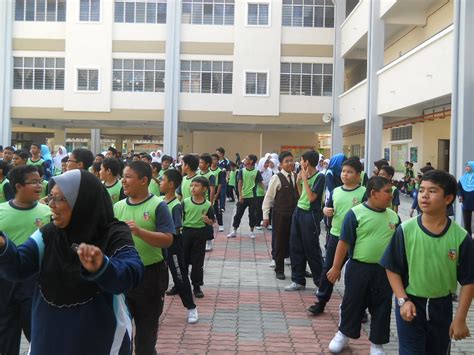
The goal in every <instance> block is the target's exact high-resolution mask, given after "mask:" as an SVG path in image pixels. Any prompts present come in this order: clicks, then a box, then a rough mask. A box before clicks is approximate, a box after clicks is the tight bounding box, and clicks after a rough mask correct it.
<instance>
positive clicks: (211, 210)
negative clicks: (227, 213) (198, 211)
mask: <svg viewBox="0 0 474 355" xmlns="http://www.w3.org/2000/svg"><path fill="white" fill-rule="evenodd" d="M207 218H209V219H212V220H215V219H216V217H215V215H214V208H212V206H209V209H208V210H207Z"/></svg>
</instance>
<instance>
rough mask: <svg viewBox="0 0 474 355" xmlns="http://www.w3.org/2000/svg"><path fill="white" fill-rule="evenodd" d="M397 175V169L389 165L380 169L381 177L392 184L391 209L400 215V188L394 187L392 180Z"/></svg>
mask: <svg viewBox="0 0 474 355" xmlns="http://www.w3.org/2000/svg"><path fill="white" fill-rule="evenodd" d="M394 175H395V169H394V168H393V167H391V166H389V165H384V166H382V167H381V168H380V170H379V176H381V177H383V178H385V179H387V180H388V181H390V182H391V183H392V196H393V200H392V204H391V205H390V208H391V209H392V210H394V211H395V213H398V206H400V191H399V190H398V188H397V187H396V186H395V185H393V182H392V179H393V176H394Z"/></svg>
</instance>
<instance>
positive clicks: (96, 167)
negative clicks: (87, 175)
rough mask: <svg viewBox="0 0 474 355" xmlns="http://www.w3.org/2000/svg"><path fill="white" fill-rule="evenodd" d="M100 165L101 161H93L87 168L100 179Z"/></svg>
mask: <svg viewBox="0 0 474 355" xmlns="http://www.w3.org/2000/svg"><path fill="white" fill-rule="evenodd" d="M101 167H102V162H100V161H94V162H93V163H92V166H91V167H90V168H89V171H90V172H91V173H92V174H94V176H95V177H97V179H99V180H100V169H101Z"/></svg>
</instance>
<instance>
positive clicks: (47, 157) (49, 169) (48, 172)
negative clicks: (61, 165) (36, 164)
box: [41, 144, 54, 181]
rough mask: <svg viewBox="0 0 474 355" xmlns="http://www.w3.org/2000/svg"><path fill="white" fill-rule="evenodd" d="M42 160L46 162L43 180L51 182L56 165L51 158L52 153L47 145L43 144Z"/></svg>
mask: <svg viewBox="0 0 474 355" xmlns="http://www.w3.org/2000/svg"><path fill="white" fill-rule="evenodd" d="M41 158H42V159H43V160H44V163H43V169H44V172H43V173H44V175H43V179H44V180H45V181H49V179H50V178H51V176H53V172H54V164H53V158H52V157H51V153H50V151H49V147H48V146H47V145H46V144H41Z"/></svg>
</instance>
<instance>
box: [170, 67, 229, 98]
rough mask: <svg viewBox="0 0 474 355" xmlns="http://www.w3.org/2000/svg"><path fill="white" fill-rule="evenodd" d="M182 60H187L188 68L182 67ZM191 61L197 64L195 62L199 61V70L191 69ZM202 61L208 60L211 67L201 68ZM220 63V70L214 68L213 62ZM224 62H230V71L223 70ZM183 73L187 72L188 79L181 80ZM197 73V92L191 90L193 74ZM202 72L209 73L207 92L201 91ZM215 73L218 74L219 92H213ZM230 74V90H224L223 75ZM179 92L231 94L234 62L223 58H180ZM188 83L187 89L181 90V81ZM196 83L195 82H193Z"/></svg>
mask: <svg viewBox="0 0 474 355" xmlns="http://www.w3.org/2000/svg"><path fill="white" fill-rule="evenodd" d="M183 62H189V69H185V70H183V69H182V65H183ZM193 62H195V65H197V62H199V71H198V70H195V69H193ZM203 62H210V66H211V69H210V70H203ZM218 62H220V63H221V68H222V69H221V70H214V63H218ZM225 63H230V64H232V71H227V70H224V66H225ZM183 73H187V74H188V79H187V80H185V81H183V79H182V78H183ZM196 73H199V92H197V91H193V89H192V88H193V74H196ZM203 73H206V74H210V79H211V80H210V84H209V85H210V86H209V87H210V89H209V92H203V80H202V79H203ZM215 74H218V75H219V74H220V78H221V80H220V83H219V84H220V90H219V92H214V91H213V89H214V85H213V84H214V75H215ZM226 74H227V75H228V74H230V75H231V78H232V80H231V86H230V92H225V90H224V89H225V88H226V87H225V86H224V76H225V75H226ZM179 76H180V79H179V92H180V94H204V95H232V94H233V91H234V62H233V61H232V60H223V59H220V60H219V59H216V60H212V59H210V60H206V59H204V60H203V59H181V60H180V71H179ZM186 81H187V84H188V90H187V91H183V82H186ZM195 84H196V83H195Z"/></svg>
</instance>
